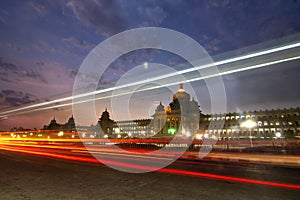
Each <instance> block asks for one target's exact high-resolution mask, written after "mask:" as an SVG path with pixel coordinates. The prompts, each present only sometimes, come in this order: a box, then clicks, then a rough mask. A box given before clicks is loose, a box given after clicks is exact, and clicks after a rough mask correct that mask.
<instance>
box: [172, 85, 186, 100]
mask: <svg viewBox="0 0 300 200" xmlns="http://www.w3.org/2000/svg"><path fill="white" fill-rule="evenodd" d="M176 99H178V100H180V101H182V100H183V101H184V100H186V101H189V100H190V95H189V94H188V93H186V92H185V91H184V89H183V84H182V83H180V84H179V89H178V91H177V92H176V93H175V94H174V95H173V101H174V100H176Z"/></svg>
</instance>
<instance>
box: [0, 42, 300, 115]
mask: <svg viewBox="0 0 300 200" xmlns="http://www.w3.org/2000/svg"><path fill="white" fill-rule="evenodd" d="M296 47H300V42H296V43H292V44H288V45H284V46H281V47H276V48H271V49H268V50H264V51H259V52H255V53H250V54H246V55H243V56H238V57H234V58H230V59H225V60H222V61H218V62H215V63H213V64H207V65H202V66H197V67H195V68H190V69H185V70H182V71H177V72H174V73H170V74H166V75H161V76H159V77H153V78H149V79H147V82H148V83H149V82H153V81H157V80H161V79H164V78H169V77H172V76H176V75H180V74H185V73H188V72H192V71H196V70H200V69H205V68H209V67H213V66H220V65H224V64H229V63H233V62H237V61H241V60H245V59H250V58H254V57H258V56H262V55H267V54H271V53H275V52H279V51H284V50H288V49H292V48H296ZM242 71H245V70H242ZM236 72H238V71H236ZM220 75H221V74H217V75H215V76H220ZM215 76H212V77H215ZM195 80H196V79H195ZM200 80H201V79H200ZM187 82H192V81H187ZM143 83H145V81H144V80H143V81H137V82H133V83H128V84H124V85H120V86H115V87H111V88H106V89H102V90H97V91H93V92H88V93H83V94H78V95H73V96H69V97H64V98H60V99H55V100H51V101H47V102H43V103H38V104H33V105H29V106H25V107H21V108H17V109H13V110H8V111H4V112H1V113H0V115H4V116H1V117H7V116H8V115H5V114H9V113H13V112H16V111H22V110H26V109H30V108H35V107H41V106H46V105H49V104H53V103H58V102H63V101H70V100H73V99H77V98H81V97H86V96H91V95H96V94H101V93H105V92H109V91H114V90H118V89H122V88H127V87H131V86H136V85H140V84H143ZM174 84H178V83H173V84H168V86H169V85H174ZM69 105H71V104H69ZM64 106H66V105H64ZM48 108H49V109H50V108H52V107H48ZM54 108H55V107H54Z"/></svg>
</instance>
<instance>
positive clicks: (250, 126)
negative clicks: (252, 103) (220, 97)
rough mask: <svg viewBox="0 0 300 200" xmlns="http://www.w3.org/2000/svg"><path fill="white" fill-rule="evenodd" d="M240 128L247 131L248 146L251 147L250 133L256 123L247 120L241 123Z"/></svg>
mask: <svg viewBox="0 0 300 200" xmlns="http://www.w3.org/2000/svg"><path fill="white" fill-rule="evenodd" d="M241 127H244V128H248V129H249V136H250V145H251V147H253V143H252V136H251V131H252V128H254V127H256V122H254V121H252V120H250V119H249V120H246V121H244V122H243V123H241Z"/></svg>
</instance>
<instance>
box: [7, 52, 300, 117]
mask: <svg viewBox="0 0 300 200" xmlns="http://www.w3.org/2000/svg"><path fill="white" fill-rule="evenodd" d="M298 59H300V56H295V57H290V58H286V59H281V60H276V61H272V62H267V63H262V64H257V65H251V66H246V67H243V68H239V69H233V70H229V71H224V72H220V73H216V74H211V75H207V76H201V77H197V78H194V79H188V80H185V81H179V82H172V83H168V84H164V85H158V86H152V87H148V88H144V89H139V90H135V91H134V92H144V91H148V90H154V89H159V88H163V87H168V86H172V85H178V84H179V83H190V82H194V81H199V80H204V79H209V78H213V77H218V76H223V75H229V74H233V73H237V72H242V71H247V70H252V69H258V68H262V67H267V66H271V65H275V64H279V63H284V62H289V61H293V60H298ZM143 83H149V82H148V80H145V81H143ZM131 93H132V92H131V91H130V92H123V93H119V94H115V95H108V96H103V97H98V98H90V99H87V100H83V101H78V102H74V103H72V102H71V103H65V104H60V105H55V106H49V107H44V108H38V109H35V110H31V111H24V112H22V114H24V113H28V112H34V111H41V110H48V109H53V108H60V107H65V106H71V105H72V104H81V103H87V102H90V101H96V100H101V99H107V98H113V97H117V96H122V95H127V94H131ZM7 116H9V115H5V116H3V117H7Z"/></svg>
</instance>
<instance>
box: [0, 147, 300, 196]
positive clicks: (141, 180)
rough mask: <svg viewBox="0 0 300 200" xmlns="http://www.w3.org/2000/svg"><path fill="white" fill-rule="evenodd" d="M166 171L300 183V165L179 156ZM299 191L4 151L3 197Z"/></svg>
mask: <svg viewBox="0 0 300 200" xmlns="http://www.w3.org/2000/svg"><path fill="white" fill-rule="evenodd" d="M167 169H176V170H181V171H192V172H201V173H209V174H216V175H224V176H232V177H240V178H247V179H253V180H263V181H270V182H276V183H287V184H295V185H300V176H299V175H300V173H299V172H300V169H295V168H278V167H271V166H263V165H250V164H249V165H246V164H233V163H219V162H200V161H197V162H196V161H192V162H191V161H185V160H180V161H178V162H175V163H173V164H172V165H170V166H168V167H167ZM299 196H300V190H299V189H289V188H285V187H274V186H269V185H259V184H253V183H242V182H236V181H230V180H220V179H214V178H207V177H197V176H190V175H182V174H176V173H168V172H150V173H141V174H132V173H125V172H120V171H117V170H114V169H111V168H109V167H107V166H105V165H101V164H97V163H87V162H77V161H67V160H61V159H55V158H47V157H42V156H37V155H27V154H22V153H12V152H7V151H0V199H3V200H6V199H14V200H15V199H38V200H40V199H55V200H57V199H272V200H274V199H280V200H282V199H299Z"/></svg>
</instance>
